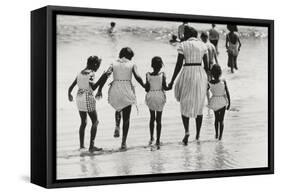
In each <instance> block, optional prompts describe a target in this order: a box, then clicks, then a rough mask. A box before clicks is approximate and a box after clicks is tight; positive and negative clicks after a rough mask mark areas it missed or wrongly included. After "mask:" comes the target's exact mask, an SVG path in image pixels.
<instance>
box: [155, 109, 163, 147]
mask: <svg viewBox="0 0 281 194" xmlns="http://www.w3.org/2000/svg"><path fill="white" fill-rule="evenodd" d="M161 121H162V111H157V113H156V124H157V126H156V130H157V139H156V145H158V146H159V145H160V136H161V128H162V122H161Z"/></svg>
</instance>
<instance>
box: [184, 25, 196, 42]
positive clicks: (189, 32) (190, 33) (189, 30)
mask: <svg viewBox="0 0 281 194" xmlns="http://www.w3.org/2000/svg"><path fill="white" fill-rule="evenodd" d="M197 36H198V32H197V30H196V29H195V28H193V27H191V26H184V39H185V40H187V39H189V38H191V37H195V38H197Z"/></svg>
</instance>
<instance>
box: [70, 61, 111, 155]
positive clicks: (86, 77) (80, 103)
mask: <svg viewBox="0 0 281 194" xmlns="http://www.w3.org/2000/svg"><path fill="white" fill-rule="evenodd" d="M100 64H101V59H100V58H98V57H97V56H90V57H89V58H88V60H87V66H86V68H85V69H83V70H82V71H81V72H80V73H79V74H78V75H77V77H76V78H75V80H74V81H73V83H72V84H71V86H70V87H69V89H68V99H69V101H70V102H71V101H73V96H72V95H71V92H72V90H73V88H74V87H75V86H76V85H77V86H78V92H77V95H76V104H77V108H78V111H79V115H80V118H81V124H80V128H79V139H80V150H83V149H85V145H84V136H85V128H86V125H87V114H88V115H89V117H90V119H91V121H92V127H91V136H90V145H89V152H91V153H92V152H94V151H100V150H102V149H101V148H98V147H96V146H95V138H96V133H97V126H98V123H99V121H98V115H97V112H96V101H95V97H94V95H93V92H94V90H95V89H96V88H97V87H98V86H100V85H101V84H102V80H104V79H105V75H102V76H101V77H100V79H99V80H98V81H97V82H96V83H95V82H94V78H95V72H96V71H97V70H98V69H99V67H100Z"/></svg>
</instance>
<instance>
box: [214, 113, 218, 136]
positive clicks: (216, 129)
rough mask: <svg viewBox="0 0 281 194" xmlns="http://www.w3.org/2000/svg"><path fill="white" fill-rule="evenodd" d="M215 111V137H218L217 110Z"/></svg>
mask: <svg viewBox="0 0 281 194" xmlns="http://www.w3.org/2000/svg"><path fill="white" fill-rule="evenodd" d="M214 113H215V133H216V135H215V138H216V139H218V138H219V110H217V111H214Z"/></svg>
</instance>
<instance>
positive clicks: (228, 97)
mask: <svg viewBox="0 0 281 194" xmlns="http://www.w3.org/2000/svg"><path fill="white" fill-rule="evenodd" d="M224 85H225V91H226V97H227V100H228V105H227V107H226V109H227V110H229V108H230V94H229V91H228V87H227V84H226V81H225V80H224Z"/></svg>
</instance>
